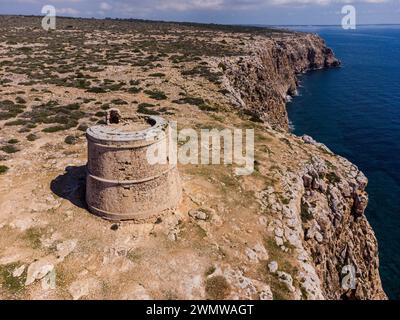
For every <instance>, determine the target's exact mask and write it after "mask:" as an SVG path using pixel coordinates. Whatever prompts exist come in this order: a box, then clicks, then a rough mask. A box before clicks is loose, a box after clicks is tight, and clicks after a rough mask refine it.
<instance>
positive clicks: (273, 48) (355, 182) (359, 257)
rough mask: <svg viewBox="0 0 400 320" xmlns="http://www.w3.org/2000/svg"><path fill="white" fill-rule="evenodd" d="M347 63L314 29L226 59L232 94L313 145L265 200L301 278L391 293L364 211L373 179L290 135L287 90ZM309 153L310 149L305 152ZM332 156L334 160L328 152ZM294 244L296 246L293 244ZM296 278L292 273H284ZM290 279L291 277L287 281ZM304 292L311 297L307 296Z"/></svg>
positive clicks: (370, 295)
mask: <svg viewBox="0 0 400 320" xmlns="http://www.w3.org/2000/svg"><path fill="white" fill-rule="evenodd" d="M337 66H340V61H339V60H338V59H336V58H335V56H334V54H333V52H332V50H331V49H329V48H327V47H326V46H325V43H324V41H323V40H322V39H321V38H320V37H318V36H316V35H312V34H304V35H302V34H300V35H296V36H289V37H287V38H286V39H283V40H273V39H268V40H263V41H260V42H255V43H254V46H253V48H252V51H251V54H249V55H248V56H242V57H234V58H232V57H229V58H225V59H224V61H223V62H222V65H220V67H222V68H223V69H224V70H225V79H224V86H225V88H226V89H227V90H228V91H229V92H230V94H231V97H232V101H233V102H234V103H235V104H236V105H237V106H238V107H239V108H241V109H242V110H243V111H244V113H245V114H249V115H251V116H253V118H254V117H255V118H256V119H257V120H260V121H262V122H264V123H265V124H266V126H267V127H270V128H272V129H274V130H277V131H281V133H278V132H276V134H277V135H278V136H280V135H282V137H281V138H282V139H287V140H288V141H290V143H300V144H301V145H302V146H304V147H305V148H308V149H310V150H309V151H310V155H311V160H310V161H308V162H307V163H303V165H302V167H301V168H297V170H294V171H293V172H289V171H288V172H286V173H285V174H284V175H283V176H282V180H281V184H282V188H283V190H284V193H283V195H282V194H281V195H280V197H284V198H285V199H287V203H281V202H280V201H279V200H278V199H277V198H278V197H277V196H276V195H277V193H278V192H277V190H274V189H273V188H272V187H270V188H269V189H267V190H265V191H264V192H262V193H260V195H259V196H260V201H261V203H262V205H263V206H264V208H265V209H266V210H268V211H269V212H270V214H271V216H272V217H273V221H272V222H271V223H270V225H269V227H270V228H272V230H273V231H274V234H275V242H276V245H277V246H279V247H280V248H281V250H282V251H283V252H289V251H290V252H292V251H294V255H295V257H296V259H297V262H298V265H299V271H298V273H297V275H291V276H294V278H295V279H296V280H297V281H298V282H299V283H300V288H301V294H300V293H299V292H298V291H296V289H294V288H292V289H293V290H292V291H293V296H294V297H298V298H300V297H302V298H306V299H385V298H386V295H385V293H384V291H383V289H382V284H381V280H380V276H379V257H378V244H377V240H376V238H375V235H374V232H373V230H372V228H371V226H370V224H369V223H368V220H367V218H366V216H365V214H364V212H365V209H366V207H367V204H368V195H367V193H366V192H365V188H366V185H367V182H368V180H367V178H366V177H365V176H364V175H363V173H362V172H360V171H359V170H358V168H357V167H356V166H354V165H353V164H351V163H350V162H349V161H347V160H346V159H344V158H342V157H339V156H335V155H334V154H333V153H332V152H331V151H330V150H329V149H328V148H327V147H326V146H325V145H323V144H321V143H318V142H316V141H315V140H314V139H312V138H311V137H308V136H304V137H302V139H299V138H296V137H294V136H292V135H290V134H287V133H285V132H287V130H288V115H287V112H286V102H287V99H288V96H291V95H295V94H296V88H297V86H298V80H297V75H298V74H299V73H304V72H306V71H309V70H314V69H321V68H330V67H337ZM302 152H304V151H302ZM323 154H327V155H330V156H332V157H333V158H334V159H335V160H334V161H335V163H331V162H329V161H325V160H324V159H323V158H322V157H321V155H323ZM289 247H290V248H291V249H290V250H289ZM284 278H285V279H286V280H287V281H286V280H285V281H286V282H288V283H291V281H289V280H290V278H289V277H284ZM288 279H289V280H288ZM349 280H350V284H349V283H347V282H348V281H349ZM304 294H305V296H304Z"/></svg>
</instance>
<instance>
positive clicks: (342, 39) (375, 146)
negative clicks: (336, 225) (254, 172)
mask: <svg viewBox="0 0 400 320" xmlns="http://www.w3.org/2000/svg"><path fill="white" fill-rule="evenodd" d="M293 29H296V30H299V31H307V32H313V33H317V34H319V35H320V36H321V37H323V38H324V39H325V41H326V43H327V45H328V46H329V47H331V48H332V49H333V51H334V52H335V54H336V56H337V57H338V58H339V59H340V60H341V61H342V67H341V68H338V69H330V70H318V71H313V72H310V73H307V74H305V75H302V76H301V78H300V80H301V81H300V82H301V85H300V88H299V95H298V96H297V97H295V98H294V99H292V101H291V102H290V103H289V104H288V113H289V119H290V121H291V125H292V130H293V132H294V133H295V134H297V135H303V134H307V135H310V136H312V137H313V138H314V139H316V140H318V141H320V142H322V143H324V144H326V145H327V146H328V147H329V148H330V149H331V150H332V151H334V152H335V153H337V154H340V155H342V156H344V157H346V158H347V159H349V160H350V161H352V162H353V163H354V164H356V165H357V166H358V167H359V168H360V169H361V170H362V171H363V172H364V173H365V174H366V176H367V177H368V178H369V186H368V189H367V191H368V193H369V196H370V202H369V205H368V208H367V210H366V216H367V218H368V220H369V222H370V224H371V225H372V228H373V229H374V231H375V234H376V236H377V238H378V243H379V253H380V274H381V278H382V282H383V287H384V290H385V292H386V293H387V295H388V296H389V298H390V299H400V25H370V26H358V27H357V29H356V30H344V29H342V28H341V27H320V26H318V27H314V26H308V27H294V28H293Z"/></svg>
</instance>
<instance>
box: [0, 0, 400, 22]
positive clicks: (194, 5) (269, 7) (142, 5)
mask: <svg viewBox="0 0 400 320" xmlns="http://www.w3.org/2000/svg"><path fill="white" fill-rule="evenodd" d="M348 4H351V5H353V6H354V7H355V9H356V18H357V24H380V23H400V0H353V1H352V0H171V1H168V0H0V14H28V15H42V13H41V10H42V7H43V6H44V5H53V6H54V7H55V8H56V10H57V11H56V12H57V15H58V16H71V17H88V18H91V17H95V18H105V17H111V18H138V19H150V20H168V21H192V22H206V23H227V24H261V25H316V24H318V25H321V24H322V25H323V24H333V25H339V24H341V21H342V18H343V16H344V15H345V14H342V13H341V10H342V7H343V6H344V5H348Z"/></svg>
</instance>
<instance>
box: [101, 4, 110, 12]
mask: <svg viewBox="0 0 400 320" xmlns="http://www.w3.org/2000/svg"><path fill="white" fill-rule="evenodd" d="M100 9H101V10H103V11H108V10H111V9H112V6H111V5H110V4H108V3H107V2H102V3H100Z"/></svg>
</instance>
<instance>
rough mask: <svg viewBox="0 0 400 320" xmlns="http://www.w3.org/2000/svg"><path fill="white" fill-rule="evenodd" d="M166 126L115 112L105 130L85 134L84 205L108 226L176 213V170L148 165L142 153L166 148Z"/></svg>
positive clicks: (99, 128)
mask: <svg viewBox="0 0 400 320" xmlns="http://www.w3.org/2000/svg"><path fill="white" fill-rule="evenodd" d="M168 129H169V128H168V122H167V121H165V120H164V119H163V118H161V117H155V116H146V115H138V116H136V117H134V118H122V117H121V115H120V113H119V111H118V110H117V109H112V110H110V111H109V113H108V115H107V125H100V126H94V127H91V128H89V129H88V130H87V132H86V137H87V141H88V164H87V178H86V202H87V204H88V207H89V210H90V211H91V212H92V213H94V214H96V215H98V216H101V217H103V218H105V219H108V220H116V221H118V220H136V221H146V220H149V219H152V218H156V217H158V216H160V215H161V214H162V213H163V212H164V211H166V210H168V209H173V208H175V207H176V206H177V205H178V203H179V200H180V198H181V193H182V189H181V182H180V178H179V173H178V170H177V168H176V165H173V164H170V163H166V164H150V163H149V161H148V158H147V150H148V148H150V147H157V144H162V143H166V142H167V139H168Z"/></svg>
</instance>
